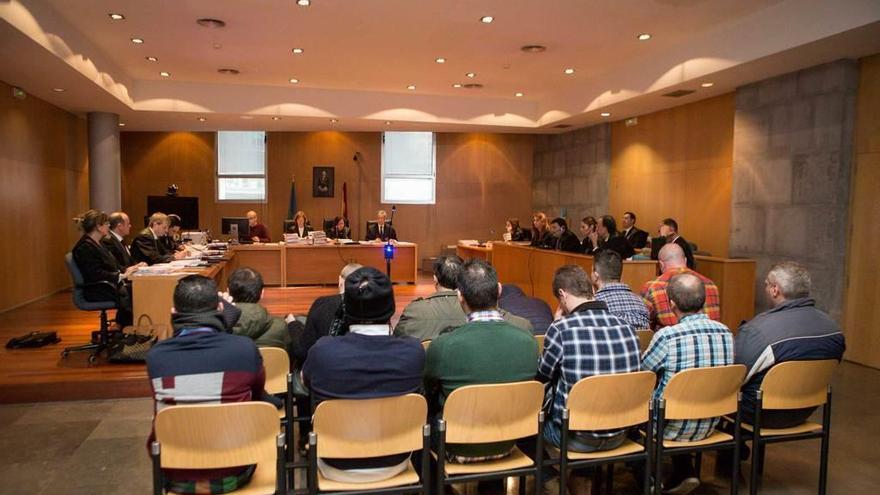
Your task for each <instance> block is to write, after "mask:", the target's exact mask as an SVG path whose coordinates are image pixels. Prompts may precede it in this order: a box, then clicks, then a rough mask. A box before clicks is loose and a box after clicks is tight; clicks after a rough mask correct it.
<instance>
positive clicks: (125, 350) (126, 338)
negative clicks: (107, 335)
mask: <svg viewBox="0 0 880 495" xmlns="http://www.w3.org/2000/svg"><path fill="white" fill-rule="evenodd" d="M144 320H146V323H145V322H144ZM163 327H164V325H154V324H153V320H152V319H151V318H150V317H149V315H146V314H143V315H141V316H140V317H138V320H137V324H136V325H133V326H130V327H125V328H123V329H122V333H121V334H119V335H118V336H116V337H115V338H114V339H113V340H111V341H110V347H109V348H108V350H107V358H108V359H109V360H110V361H111V362H114V363H142V362H144V361H145V360H146V359H147V352H149V351H150V349H152V348H153V345H155V344H156V342H158V341H159V337H160V335H162V334H163Z"/></svg>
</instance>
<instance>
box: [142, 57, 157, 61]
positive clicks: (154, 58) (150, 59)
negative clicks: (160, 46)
mask: <svg viewBox="0 0 880 495" xmlns="http://www.w3.org/2000/svg"><path fill="white" fill-rule="evenodd" d="M144 58H145V59H147V62H158V61H159V59H158V58H156V57H144Z"/></svg>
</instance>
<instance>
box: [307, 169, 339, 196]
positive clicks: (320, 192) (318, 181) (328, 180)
mask: <svg viewBox="0 0 880 495" xmlns="http://www.w3.org/2000/svg"><path fill="white" fill-rule="evenodd" d="M333 186H334V183H333V167H312V197H313V198H332V197H333Z"/></svg>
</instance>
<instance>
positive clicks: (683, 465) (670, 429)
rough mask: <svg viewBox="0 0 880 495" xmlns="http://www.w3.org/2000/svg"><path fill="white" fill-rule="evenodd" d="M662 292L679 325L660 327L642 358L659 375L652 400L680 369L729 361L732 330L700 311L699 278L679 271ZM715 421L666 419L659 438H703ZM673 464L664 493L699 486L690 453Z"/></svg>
mask: <svg viewBox="0 0 880 495" xmlns="http://www.w3.org/2000/svg"><path fill="white" fill-rule="evenodd" d="M666 291H667V293H668V294H669V300H670V306H671V307H672V311H673V312H674V313H675V316H676V318H677V319H678V324H676V325H672V326H668V327H663V328H661V329H660V330H658V331H657V333H656V334H654V338H653V339H651V343H650V344H649V345H648V349H647V350H646V351H645V355H644V356H643V357H642V366H643V367H644V368H645V369H648V370H651V371H653V372H655V373H657V374H658V375H659V377H660V383H659V384H658V385H657V389H656V390H655V391H654V398H655V399H657V398H660V397H662V396H663V390H664V389H665V388H666V385H667V384H668V383H669V380H670V379H671V378H672V376H673V375H675V374H676V373H678V372H679V371H684V370H686V369H690V368H707V367H710V366H727V365H730V364H733V350H734V346H733V334H731V333H730V330H729V329H728V328H727V327H726V326H724V325H723V324H722V323H720V322H717V321H714V320H710V319H709V317H708V316H707V315H706V314H705V313H703V312H702V308H703V304H704V303H705V301H706V289H705V287H704V286H703V282H702V281H701V280H700V279H699V278H698V277H697V276H696V275H693V274H692V273H687V272H683V273H680V274H678V275H675V276H674V277H672V278H671V279H670V280H669V285H668V287H667V288H666ZM718 420H719V418H705V419H698V420H684V421H670V422H668V423H667V425H666V429H665V430H664V432H663V438H664V439H666V440H674V441H691V442H692V441H697V440H702V439H704V438H706V437H708V436H709V434H711V433H712V431H713V430H714V429H715V426H716V425H717V424H718ZM672 463H673V473H672V478H671V479H670V482H669V483H666V484H665V486H667V487H670V489H669V490H668V491H667V492H665V493H675V494H687V493H690V492H691V491H693V490H694V489H696V488H697V487H698V486H699V485H700V479H699V473H697V472H696V471H695V469H694V466H693V463H692V461H691V456H690V455H689V454H684V455H677V456H672Z"/></svg>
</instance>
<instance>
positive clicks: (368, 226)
mask: <svg viewBox="0 0 880 495" xmlns="http://www.w3.org/2000/svg"><path fill="white" fill-rule="evenodd" d="M371 225H379V222H377V221H375V220H368V221H367V230H365V231H364V235H367V234H366V233H367V232H369V231H370V226H371Z"/></svg>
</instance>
